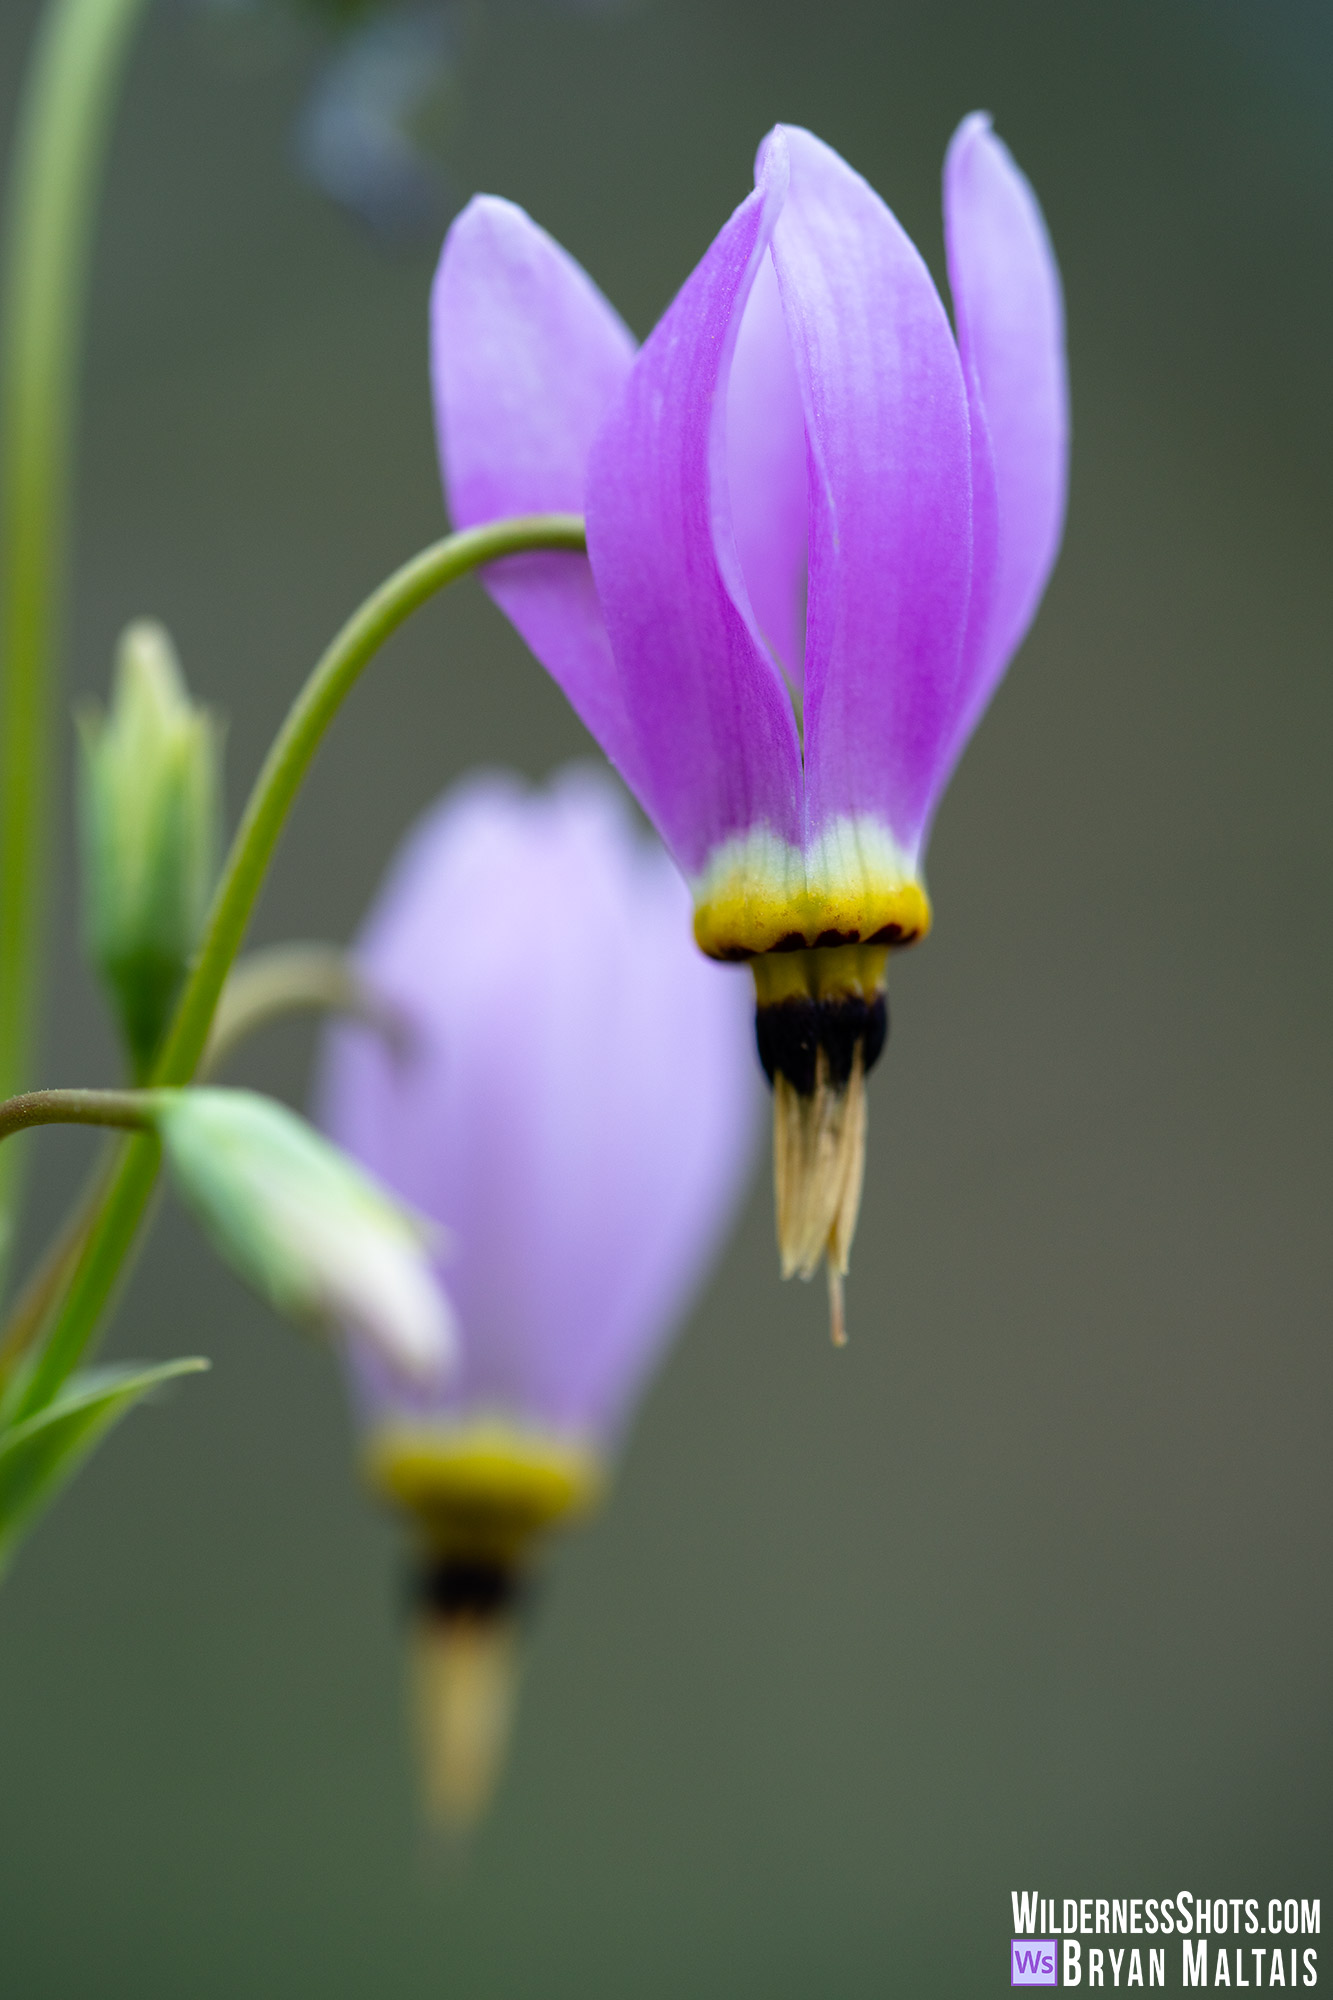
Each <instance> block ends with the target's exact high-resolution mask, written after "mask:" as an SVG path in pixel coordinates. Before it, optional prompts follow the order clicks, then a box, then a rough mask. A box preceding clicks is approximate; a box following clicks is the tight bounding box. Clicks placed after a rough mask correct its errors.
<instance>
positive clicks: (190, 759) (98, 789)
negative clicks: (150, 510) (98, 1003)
mask: <svg viewBox="0 0 1333 2000" xmlns="http://www.w3.org/2000/svg"><path fill="white" fill-rule="evenodd" d="M79 734H80V739H81V744H82V758H81V769H80V787H79V789H80V801H79V803H80V809H81V811H80V817H81V821H82V839H83V878H84V879H83V898H84V933H85V938H86V943H87V949H88V954H89V956H90V958H91V959H92V961H93V964H94V965H95V966H96V968H97V970H98V972H99V973H100V975H101V977H102V979H103V981H104V982H105V985H106V987H107V990H108V992H109V993H110V996H111V999H112V1003H113V1005H114V1007H115V1009H116V1012H117V1014H118V1016H119V1019H120V1025H121V1029H122V1031H123V1033H124V1036H125V1040H126V1043H127V1045H128V1048H129V1052H130V1057H131V1060H132V1062H133V1065H134V1070H135V1074H136V1075H138V1076H143V1075H145V1074H146V1073H147V1071H148V1068H149V1066H150V1064H151V1062H152V1059H153V1055H154V1053H155V1051H156V1049H157V1045H158V1042H159V1041H160V1039H161V1036H162V1031H163V1029H164V1028H165V1026H166V1023H167V1018H168V1016H169V1014H170V1011H171V1006H172V1003H173V1001H174V999H175V997H176V992H177V988H178V987H179V985H180V982H181V978H182V976H183V974H184V971H185V968H186V965H187V964H188V962H189V959H190V955H191V953H192V952H193V950H194V948H195V945H196V943H197V941H198V938H199V932H200V929H201V928H202V925H203V920H204V914H205V911H206V909H207V906H208V898H209V894H210V892H211V890H212V887H213V878H214V874H215V870H216V861H217V841H218V767H219V762H220V757H219V751H220V735H219V730H218V725H217V722H216V720H215V719H214V717H213V716H212V715H211V714H210V713H209V712H208V710H206V709H203V708H199V707H197V706H196V705H195V704H194V703H193V702H192V701H191V700H190V697H189V694H188V692H187V690H186V687H185V683H184V681H183V679H182V677H181V671H180V667H179V664H178V662H177V659H176V654H175V650H174V648H173V646H172V643H171V640H170V638H169V637H168V635H167V633H166V632H165V631H164V630H163V628H162V627H161V626H160V625H154V624H150V623H148V622H146V621H141V622H139V623H136V624H134V625H130V626H129V627H128V628H127V629H126V631H125V633H124V635H123V637H122V638H121V641H120V646H119V649H118V652H117V657H116V678H115V693H114V696H113V699H112V703H111V708H110V711H109V712H108V713H107V714H105V715H103V714H98V713H95V712H90V713H87V714H85V715H83V716H81V717H80V718H79Z"/></svg>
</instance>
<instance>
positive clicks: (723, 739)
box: [587, 148, 801, 876]
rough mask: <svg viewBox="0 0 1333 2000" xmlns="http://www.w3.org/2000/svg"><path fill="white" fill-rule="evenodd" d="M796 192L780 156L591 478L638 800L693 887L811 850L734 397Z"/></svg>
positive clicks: (670, 330)
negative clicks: (727, 844) (731, 854)
mask: <svg viewBox="0 0 1333 2000" xmlns="http://www.w3.org/2000/svg"><path fill="white" fill-rule="evenodd" d="M785 182H786V174H785V159H784V157H783V155H782V152H781V149H780V148H774V149H773V151H772V154H771V156H770V161H769V165H768V167H767V169H766V171H765V174H764V176H763V177H762V179H761V182H760V185H759V187H758V188H757V189H756V192H755V193H754V194H753V195H751V196H749V197H748V198H747V199H746V200H745V201H743V202H742V203H741V205H740V207H739V208H738V209H737V210H736V212H735V214H734V215H733V216H732V218H731V220H730V221H729V222H728V223H727V224H726V226H725V227H724V228H723V229H722V231H721V232H720V234H719V235H718V236H717V238H716V239H715V241H714V242H713V244H712V246H711V248H710V249H709V251H708V252H707V254H706V256H705V257H704V259H703V261H702V262H701V263H700V264H699V265H698V267H697V268H696V270H695V271H694V272H693V274H692V275H691V277H690V278H689V279H688V280H687V282H686V284H685V286H684V288H683V289H682V290H681V292H680V293H679V294H678V295H677V297H676V299H675V300H674V302H673V303H672V305H671V306H670V307H669V308H668V310H667V312H666V314H665V316H664V317H663V319H662V320H661V321H660V322H659V324H658V326H657V327H656V329H655V330H654V332H653V333H652V334H651V336H650V337H649V339H648V341H647V342H646V344H645V346H644V347H643V349H642V350H641V352H640V354H639V356H638V359H637V360H636V361H635V363H634V367H633V369H632V370H631V372H630V376H629V380H628V381H627V383H626V385H625V388H624V391H623V392H622V394H621V396H620V398H619V400H618V402H617V403H616V406H615V408H614V410H613V411H612V414H611V416H610V417H609V418H608V420H607V422H606V425H605V426H604V428H603V429H602V431H601V432H600V433H599V436H598V438H597V442H596V444H595V445H594V447H593V452H592V458H591V461H590V464H589V472H588V499H587V515H588V549H589V553H590V555H591V557H592V567H593V575H594V577H595V578H596V581H597V589H598V594H599V596H600V598H601V601H602V608H603V610H604V612H605V614H606V622H607V629H608V630H609V632H610V634H611V644H612V647H613V649H614V651H615V656H616V663H617V666H618V667H619V669H620V680H621V687H622V689H623V692H624V699H625V706H626V709H627V711H628V714H629V718H630V723H631V726H632V728H633V730H634V735H635V742H636V754H637V757H638V776H637V779H636V787H635V788H636V790H637V792H638V794H639V797H640V798H641V799H642V801H643V803H644V805H645V807H646V809H647V811H648V813H649V815H650V817H651V818H652V819H653V821H654V823H655V824H656V826H657V828H658V830H659V832H660V833H661V834H662V836H663V838H664V839H665V841H666V842H667V845H668V846H669V847H670V848H671V850H672V852H673V853H674V855H675V856H676V859H677V861H678V862H679V863H680V865H681V867H682V868H683V869H684V870H685V872H686V874H688V875H691V876H697V875H698V874H699V872H700V871H701V869H702V867H703V864H704V863H705V861H706V860H707V858H708V856H709V854H710V853H711V852H712V851H713V850H714V849H715V848H717V847H718V846H719V845H720V844H721V843H722V842H723V841H725V840H726V839H727V838H728V836H730V835H732V834H737V833H744V832H745V831H747V830H748V829H750V828H752V827H767V828H768V829H770V830H771V831H772V832H773V833H774V834H776V835H778V836H779V837H780V838H781V839H784V840H787V841H789V842H792V843H793V844H795V843H797V842H799V839H800V827H801V814H800V784H801V766H800V746H799V742H798V739H797V734H796V723H795V717H794V715H793V712H792V705H791V697H790V694H789V692H788V689H787V687H786V685H785V683H784V681H783V678H782V674H781V672H780V670H779V668H778V667H777V665H776V663H775V662H774V660H773V658H772V657H771V655H770V654H769V652H768V650H767V648H766V646H765V645H764V644H763V642H762V640H761V638H760V637H759V634H758V628H757V626H755V625H754V623H753V613H752V612H751V609H750V605H749V600H748V595H747V592H746V588H745V583H744V579H743V576H742V573H741V566H740V559H739V557H738V555H737V552H736V544H735V538H734V536H733V534H732V530H731V521H730V503H729V496H728V481H727V468H726V397H725V393H723V392H724V390H725V384H726V381H727V375H728V371H729V369H730V365H731V357H732V352H733V350H734V348H735V345H736V336H737V330H738V326H739V322H740V318H741V315H742V313H743V312H744V309H745V304H746V301H747V299H748V297H749V295H750V289H751V287H752V285H753V284H754V282H755V278H756V275H757V273H758V271H759V268H760V266H761V264H762V262H763V259H764V256H765V252H766V250H767V247H768V242H769V237H770V235H771V232H772V228H773V222H774V219H775V216H776V213H777V211H778V209H779V208H780V206H781V203H782V199H783V194H784V191H785Z"/></svg>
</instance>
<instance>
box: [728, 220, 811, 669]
mask: <svg viewBox="0 0 1333 2000" xmlns="http://www.w3.org/2000/svg"><path fill="white" fill-rule="evenodd" d="M727 477H728V483H729V486H730V492H731V521H732V528H733V530H734V532H735V536H736V551H737V554H738V555H739V556H740V562H741V571H742V573H743V575H744V577H745V586H746V589H747V591H748V593H749V597H750V603H751V604H752V605H753V607H754V615H755V619H756V621H757V622H758V625H759V629H760V631H761V632H762V633H763V635H764V638H765V639H766V640H767V642H768V645H769V646H770V648H771V649H772V651H773V652H774V654H775V655H776V656H777V659H778V662H779V664H780V665H781V667H782V669H783V672H784V673H785V674H786V676H787V679H788V680H789V681H790V682H791V685H792V687H793V688H794V689H795V690H796V691H797V692H798V693H799V692H800V689H801V684H802V681H803V679H804V676H805V585H806V545H807V539H808V534H809V528H808V523H807V518H806V492H805V486H806V478H805V412H804V411H803V410H802V408H801V386H800V383H799V382H798V381H797V379H796V364H795V361H794V360H793V358H792V351H791V342H790V340H789V339H788V337H787V322H786V319H785V317H784V316H783V311H782V300H781V298H780V296H779V294H778V280H777V273H776V272H775V270H774V269H773V259H772V256H771V254H770V255H769V256H766V257H765V258H764V260H763V262H762V263H761V264H760V266H759V271H758V274H757V276H756V278H755V281H754V287H753V289H752V290H751V293H750V298H749V303H748V304H747V306H746V308H745V311H744V313H743V314H742V315H741V324H740V332H739V333H738V335H737V337H736V352H735V354H734V355H733V357H732V362H731V374H730V377H729V379H728V382H727Z"/></svg>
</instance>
